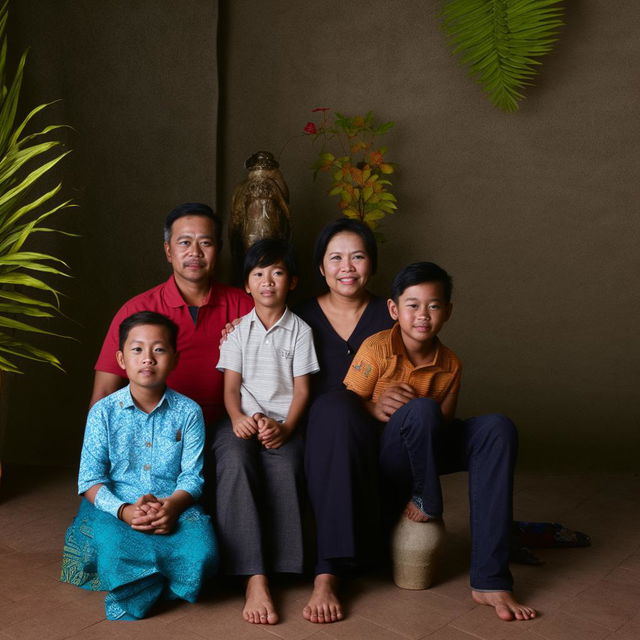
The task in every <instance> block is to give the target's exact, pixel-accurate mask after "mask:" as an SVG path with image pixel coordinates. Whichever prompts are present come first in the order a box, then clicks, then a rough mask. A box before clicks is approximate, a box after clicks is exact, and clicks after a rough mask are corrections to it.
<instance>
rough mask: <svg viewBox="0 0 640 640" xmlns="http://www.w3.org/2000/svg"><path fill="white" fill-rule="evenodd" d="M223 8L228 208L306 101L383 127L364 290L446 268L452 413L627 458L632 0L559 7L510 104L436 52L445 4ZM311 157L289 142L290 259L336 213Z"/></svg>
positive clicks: (639, 303) (539, 460)
mask: <svg viewBox="0 0 640 640" xmlns="http://www.w3.org/2000/svg"><path fill="white" fill-rule="evenodd" d="M221 4H222V7H223V8H222V10H221V20H222V29H221V33H222V34H223V38H224V41H223V49H222V51H223V52H224V55H223V56H222V63H223V66H222V69H221V73H222V77H223V84H222V86H221V96H222V102H221V112H222V114H223V115H222V123H223V132H222V134H223V137H222V147H221V163H222V166H223V170H224V180H223V183H222V188H221V189H220V197H221V199H222V202H223V203H228V202H229V200H230V194H231V191H232V188H233V185H234V184H235V183H236V182H238V181H239V180H240V179H242V177H243V173H244V172H243V169H242V166H243V161H244V159H245V158H246V157H247V156H248V155H249V154H250V153H252V152H254V151H256V150H258V149H261V148H266V149H270V150H273V151H275V152H277V151H278V150H279V149H280V148H281V147H282V145H283V144H284V142H285V141H286V140H287V139H288V138H289V137H291V136H294V135H296V134H298V133H300V132H301V130H302V127H303V126H304V124H305V123H306V121H307V120H308V119H310V117H311V115H312V114H311V113H310V109H312V108H313V107H316V106H325V107H332V108H334V109H338V110H340V111H343V112H345V113H347V114H356V113H362V112H365V111H367V110H369V109H372V110H373V111H374V112H375V114H376V115H378V116H379V117H380V118H381V119H384V120H395V121H396V123H397V124H396V128H395V129H394V130H393V131H392V133H391V134H390V135H389V136H388V137H387V139H386V141H387V144H388V146H389V148H390V151H389V158H390V159H391V160H394V161H396V162H397V163H398V164H399V172H398V174H397V175H396V176H395V177H394V182H395V184H396V189H397V193H398V197H399V201H400V203H399V204H400V207H399V211H398V213H397V215H396V216H395V217H393V218H391V219H388V221H387V222H386V223H385V226H384V231H385V233H386V236H387V242H386V244H384V245H383V246H382V247H381V264H382V268H381V272H380V274H379V276H378V277H377V279H376V281H375V284H374V287H375V289H376V290H377V291H378V292H380V293H381V294H384V293H385V292H386V291H387V289H388V285H389V282H390V279H391V277H392V275H393V274H394V273H395V272H396V271H397V270H398V269H399V268H400V267H401V266H403V265H404V264H406V263H408V262H410V261H414V260H421V259H430V260H434V261H437V262H439V263H441V264H442V265H443V266H445V267H446V268H447V269H448V270H449V271H450V272H451V273H452V274H453V276H454V279H455V287H456V289H455V313H454V316H453V318H452V320H451V322H450V325H449V326H448V327H447V328H446V329H445V331H444V333H443V338H444V340H445V341H446V343H448V344H449V345H450V346H451V347H452V348H454V349H455V350H456V351H457V352H458V354H459V355H460V356H461V358H462V360H463V362H464V363H465V370H466V372H465V378H464V384H463V395H462V399H461V404H460V413H461V414H464V415H470V414H473V413H477V412H487V411H500V412H504V413H506V414H508V415H510V416H511V417H512V418H513V419H514V420H515V421H516V422H517V424H518V425H519V427H520V432H521V461H522V464H523V465H524V466H527V467H535V468H552V469H554V468H555V469H565V468H584V467H594V468H603V469H623V468H637V467H638V453H640V447H639V445H640V441H639V436H638V433H639V427H640V424H639V423H640V420H639V418H640V411H639V400H638V398H639V397H640V394H639V393H638V386H639V382H640V376H639V367H638V364H637V359H638V342H639V341H638V338H637V324H638V317H639V312H640V299H639V293H638V290H639V289H638V283H637V281H638V271H639V267H640V258H639V256H640V252H639V251H638V240H639V235H640V234H639V231H640V220H639V218H638V214H637V211H638V202H639V196H640V188H639V185H640V180H639V170H640V157H639V154H638V148H639V144H638V143H639V142H640V121H639V119H638V98H639V91H638V86H639V85H638V75H637V73H638V72H637V70H638V68H640V40H639V39H638V33H639V31H640V8H639V7H638V4H637V3H636V2H634V1H632V0H624V1H620V2H616V3H611V2H607V1H605V0H582V1H580V2H573V3H567V4H570V5H571V6H570V8H569V10H568V11H567V15H566V22H567V27H566V28H565V30H564V32H563V33H562V36H561V38H560V41H559V43H558V45H557V49H556V52H555V53H554V54H553V55H552V56H550V57H548V58H547V59H546V60H545V61H544V66H543V68H542V74H541V76H540V77H539V79H538V80H537V81H536V84H537V86H535V87H532V88H531V89H530V90H528V91H527V96H528V98H527V100H526V102H525V103H524V104H523V105H522V109H521V111H520V112H519V113H517V114H505V113H502V112H500V111H498V110H496V109H495V108H494V107H492V106H491V104H490V103H489V102H488V101H487V100H486V99H485V98H484V97H483V95H482V94H481V91H480V89H479V88H478V87H477V86H476V85H475V84H474V83H473V82H472V81H471V80H470V79H469V78H467V76H466V73H465V71H464V70H463V69H462V68H461V67H460V66H459V64H458V63H457V62H456V60H455V59H454V58H453V57H452V56H451V55H450V53H449V50H448V47H447V45H446V43H445V39H444V36H443V34H442V33H441V32H440V29H439V26H438V19H437V11H438V7H439V6H441V3H440V2H429V3H425V2H417V1H411V2H408V1H406V0H384V1H382V0H370V1H368V2H342V1H338V0H332V1H327V2H316V3H307V2H304V3H302V2H286V1H281V2H277V1H269V2H265V1H264V0H233V1H227V2H224V3H221ZM614 5H615V6H614ZM425 6H427V7H428V8H427V9H425V8H424V7H425ZM313 157H314V154H313V148H312V147H311V144H310V141H309V140H305V139H303V138H296V139H294V140H293V141H292V142H291V143H290V144H289V146H288V147H287V149H286V150H285V153H284V155H283V156H282V158H281V167H282V169H283V171H284V173H285V176H286V178H287V180H288V183H289V187H290V189H291V192H292V208H293V212H294V218H295V220H294V226H295V237H296V245H297V248H298V250H299V253H300V256H301V258H303V259H304V256H307V255H308V250H309V249H310V247H311V244H312V239H313V237H314V235H315V233H316V232H317V230H318V229H320V228H321V227H322V226H323V225H324V224H325V223H326V222H327V221H329V220H331V219H333V218H334V217H335V216H336V210H334V208H333V207H334V206H335V205H334V203H333V202H332V201H330V200H329V198H328V197H327V196H326V195H324V191H323V187H324V185H322V184H314V183H313V182H312V180H311V172H310V171H309V170H308V166H309V165H310V164H311V162H312V161H313ZM224 206H226V204H225V205H224ZM306 282H307V283H308V282H309V280H308V279H307V280H306ZM307 286H308V284H307Z"/></svg>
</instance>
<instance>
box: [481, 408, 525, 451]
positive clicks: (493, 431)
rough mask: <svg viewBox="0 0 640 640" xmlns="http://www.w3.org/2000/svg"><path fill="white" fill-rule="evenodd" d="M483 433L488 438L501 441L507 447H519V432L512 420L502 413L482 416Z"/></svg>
mask: <svg viewBox="0 0 640 640" xmlns="http://www.w3.org/2000/svg"><path fill="white" fill-rule="evenodd" d="M482 421H483V422H482V426H483V431H484V432H485V434H486V436H487V437H490V438H493V439H495V440H499V441H501V442H503V443H505V444H506V445H507V446H510V447H515V446H517V445H518V430H517V428H516V425H515V424H514V423H513V422H512V420H511V419H510V418H507V416H505V415H502V414H501V413H490V414H488V415H485V416H482Z"/></svg>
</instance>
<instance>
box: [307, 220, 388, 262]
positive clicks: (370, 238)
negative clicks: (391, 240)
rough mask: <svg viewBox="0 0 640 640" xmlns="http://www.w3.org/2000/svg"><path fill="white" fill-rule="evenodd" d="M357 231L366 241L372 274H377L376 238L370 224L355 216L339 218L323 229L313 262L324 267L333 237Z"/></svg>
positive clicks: (314, 252) (318, 239)
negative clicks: (323, 263) (354, 217)
mask: <svg viewBox="0 0 640 640" xmlns="http://www.w3.org/2000/svg"><path fill="white" fill-rule="evenodd" d="M344 231H346V232H349V233H355V234H356V235H359V236H360V237H361V238H362V242H364V248H365V250H366V252H367V256H369V261H370V262H371V275H373V274H375V272H376V269H377V268H378V245H377V244H376V238H375V236H374V235H373V231H371V229H370V228H369V225H367V224H365V223H364V222H360V220H355V219H353V218H338V219H337V220H334V221H333V222H330V223H329V224H328V225H327V226H326V227H325V228H324V229H322V231H320V235H318V238H317V240H316V246H315V249H314V251H313V263H314V265H315V266H316V268H317V269H318V270H319V269H320V267H322V261H323V260H324V254H325V253H326V252H327V246H328V244H329V242H331V238H333V236H335V235H336V234H338V233H342V232H344Z"/></svg>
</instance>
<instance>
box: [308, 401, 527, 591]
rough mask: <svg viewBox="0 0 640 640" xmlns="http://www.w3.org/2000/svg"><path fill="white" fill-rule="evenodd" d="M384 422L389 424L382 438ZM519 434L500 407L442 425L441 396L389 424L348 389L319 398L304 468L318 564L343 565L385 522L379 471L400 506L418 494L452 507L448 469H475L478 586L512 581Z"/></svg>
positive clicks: (474, 581)
mask: <svg viewBox="0 0 640 640" xmlns="http://www.w3.org/2000/svg"><path fill="white" fill-rule="evenodd" d="M381 427H384V430H383V431H382V436H381V438H380V443H379V447H380V448H379V449H378V440H379V435H378V434H379V433H380V429H381ZM516 454H517V433H516V430H515V427H514V425H513V423H512V422H511V421H510V420H509V419H508V418H505V417H504V416H501V415H498V414H491V415H486V416H480V417H476V418H470V419H469V420H455V421H454V422H453V423H451V424H447V425H443V423H442V415H441V413H440V407H439V405H438V404H437V403H436V402H434V401H433V400H430V399H426V398H421V399H417V400H413V401H411V402H409V403H407V404H406V405H405V406H404V407H402V408H401V409H399V410H398V411H397V412H396V413H395V414H394V415H393V416H392V418H391V420H390V421H389V422H388V423H387V424H386V425H381V423H379V422H377V421H376V420H374V419H373V418H371V417H370V416H369V415H368V414H367V413H366V411H365V410H364V408H363V407H362V403H361V402H360V400H359V399H358V398H357V396H355V395H354V394H352V393H351V392H348V391H336V392H332V393H328V394H324V395H322V396H320V397H318V398H317V399H316V400H315V402H314V403H313V405H312V406H311V409H310V413H309V421H308V426H307V442H306V452H305V470H306V474H307V488H308V492H309V497H310V500H311V504H312V506H313V510H314V513H315V517H316V526H317V545H318V563H317V566H316V573H340V571H339V567H340V566H341V564H342V563H344V560H345V559H347V560H351V561H354V560H357V559H358V558H359V555H360V554H362V555H364V556H365V557H366V553H368V552H369V553H370V550H369V551H364V550H365V549H367V543H369V545H370V543H372V542H373V538H374V537H375V536H373V535H372V532H376V531H379V528H380V527H379V520H378V517H379V502H378V499H377V497H378V495H379V487H378V480H377V479H378V470H379V469H380V474H381V477H382V480H383V489H384V495H385V497H386V498H388V500H389V502H390V504H391V508H392V509H393V508H395V510H396V511H397V510H400V509H401V508H402V507H403V506H404V505H406V503H407V502H408V501H409V500H410V499H411V497H412V496H413V495H419V496H420V497H421V498H422V500H423V504H424V509H425V511H426V512H427V513H429V514H431V515H434V516H440V515H441V514H442V512H443V507H442V492H441V489H440V480H439V476H440V474H444V473H452V472H454V471H468V472H469V502H470V508H471V514H470V519H471V535H472V550H471V586H472V588H474V589H478V590H486V591H491V590H500V591H502V590H510V589H511V587H512V584H513V580H512V577H511V573H510V571H509V532H510V526H511V518H512V515H511V512H512V492H513V469H514V465H515V458H516Z"/></svg>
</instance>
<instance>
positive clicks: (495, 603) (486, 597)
mask: <svg viewBox="0 0 640 640" xmlns="http://www.w3.org/2000/svg"><path fill="white" fill-rule="evenodd" d="M471 597H472V598H473V599H474V601H475V602H477V603H478V604H486V605H487V606H489V607H494V608H495V610H496V614H497V615H498V618H500V619H501V620H513V619H514V618H515V619H516V620H531V619H533V618H535V617H536V610H535V609H532V608H531V607H527V606H525V605H523V604H520V603H519V602H517V601H516V599H515V598H514V597H513V594H512V593H511V592H510V591H471Z"/></svg>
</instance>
